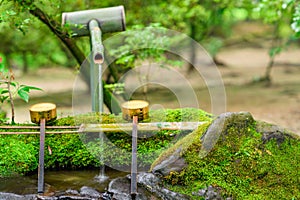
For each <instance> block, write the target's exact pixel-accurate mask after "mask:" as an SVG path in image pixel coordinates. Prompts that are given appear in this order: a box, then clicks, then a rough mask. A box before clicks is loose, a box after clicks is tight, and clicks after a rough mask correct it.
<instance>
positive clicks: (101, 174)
mask: <svg viewBox="0 0 300 200" xmlns="http://www.w3.org/2000/svg"><path fill="white" fill-rule="evenodd" d="M99 140H100V148H104V133H103V132H102V131H101V132H99ZM99 161H100V163H101V166H100V172H99V175H97V176H95V179H96V180H97V181H98V182H99V183H102V182H104V181H106V180H107V179H108V178H109V177H108V176H106V175H105V165H104V157H103V152H100V154H99Z"/></svg>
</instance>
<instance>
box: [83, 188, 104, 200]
mask: <svg viewBox="0 0 300 200" xmlns="http://www.w3.org/2000/svg"><path fill="white" fill-rule="evenodd" d="M80 195H83V196H88V197H92V198H100V197H101V196H102V195H101V193H100V192H98V191H97V190H95V189H94V188H91V187H87V186H83V187H82V188H80Z"/></svg>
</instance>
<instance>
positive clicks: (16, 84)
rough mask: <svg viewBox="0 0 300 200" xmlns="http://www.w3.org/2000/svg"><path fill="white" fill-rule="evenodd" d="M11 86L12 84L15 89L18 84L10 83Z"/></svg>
mask: <svg viewBox="0 0 300 200" xmlns="http://www.w3.org/2000/svg"><path fill="white" fill-rule="evenodd" d="M9 84H10V85H11V86H14V87H16V86H17V83H16V82H9Z"/></svg>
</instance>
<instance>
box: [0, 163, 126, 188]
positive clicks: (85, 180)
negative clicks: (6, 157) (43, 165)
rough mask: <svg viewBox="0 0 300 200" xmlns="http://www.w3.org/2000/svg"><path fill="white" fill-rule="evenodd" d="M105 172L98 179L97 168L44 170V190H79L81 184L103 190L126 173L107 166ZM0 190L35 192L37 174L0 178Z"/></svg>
mask: <svg viewBox="0 0 300 200" xmlns="http://www.w3.org/2000/svg"><path fill="white" fill-rule="evenodd" d="M105 173H106V175H107V176H106V177H107V178H105V180H104V179H102V180H101V181H99V179H98V178H96V177H97V176H99V169H91V170H73V171H72V170H65V171H63V170H61V171H45V192H59V191H66V190H68V189H74V190H79V189H80V188H81V187H82V186H89V187H92V188H95V189H97V190H98V191H100V192H104V191H105V190H106V189H107V186H108V183H109V182H110V181H111V180H112V179H114V178H117V177H123V176H125V175H127V174H128V173H125V172H120V171H116V170H113V169H108V168H106V171H105ZM0 192H9V193H15V194H36V193H37V174H35V175H30V176H15V177H9V178H0Z"/></svg>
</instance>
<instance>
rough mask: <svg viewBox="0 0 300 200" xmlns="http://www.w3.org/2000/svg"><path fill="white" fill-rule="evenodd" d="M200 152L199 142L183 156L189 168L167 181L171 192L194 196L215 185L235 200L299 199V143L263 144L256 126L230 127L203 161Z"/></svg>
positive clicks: (296, 141) (176, 173)
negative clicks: (201, 190)
mask: <svg viewBox="0 0 300 200" xmlns="http://www.w3.org/2000/svg"><path fill="white" fill-rule="evenodd" d="M200 149H201V143H200V141H197V142H196V143H194V144H193V145H192V146H190V148H189V150H188V151H186V153H185V154H184V157H185V160H186V162H187V163H188V166H187V167H186V168H185V169H184V170H183V171H182V172H180V173H178V172H171V173H170V175H169V176H167V177H165V180H166V182H167V183H168V184H170V185H169V186H170V187H171V189H172V190H175V191H177V192H181V193H184V194H188V195H191V194H192V193H193V192H197V191H198V190H199V189H202V188H205V187H208V186H209V185H212V186H214V187H217V188H219V189H220V190H221V192H222V194H223V195H224V197H229V196H230V197H233V198H234V199H298V198H299V194H300V189H299V187H298V185H299V179H298V177H299V176H298V175H297V174H298V172H299V165H298V164H297V163H299V162H300V160H299V158H300V142H299V140H296V139H292V138H290V137H285V141H284V142H283V143H281V144H279V143H278V141H276V140H275V139H271V140H270V141H268V142H266V143H265V144H263V143H262V141H261V134H260V133H257V132H256V131H255V128H254V127H253V126H249V127H247V128H245V129H243V130H241V129H238V128H234V127H231V128H230V129H229V130H228V131H227V134H226V135H224V136H221V138H220V140H219V141H218V143H217V144H216V146H215V147H214V149H213V150H212V151H211V152H210V153H209V154H208V155H207V156H206V157H204V158H202V159H200V158H199V150H200ZM291 157H293V158H294V159H290V158H291ZM171 185H173V186H171ZM191 197H192V199H198V198H199V197H196V196H191Z"/></svg>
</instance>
